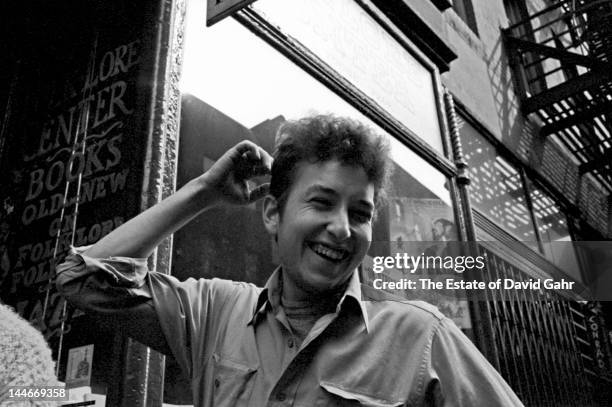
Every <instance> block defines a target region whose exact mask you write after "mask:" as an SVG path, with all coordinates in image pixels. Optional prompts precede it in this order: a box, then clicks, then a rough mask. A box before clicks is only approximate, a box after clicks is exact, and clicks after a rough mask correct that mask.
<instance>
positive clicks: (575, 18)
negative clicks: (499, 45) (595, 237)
mask: <svg viewBox="0 0 612 407" xmlns="http://www.w3.org/2000/svg"><path fill="white" fill-rule="evenodd" d="M503 36H504V41H505V46H506V49H507V51H508V53H509V57H510V66H511V68H512V69H513V73H514V78H515V81H516V85H517V86H516V88H517V92H518V94H519V97H520V99H521V107H522V110H523V113H524V114H526V115H529V114H532V115H537V117H539V119H540V120H541V121H542V123H543V127H542V128H541V133H540V134H541V135H542V136H543V137H556V138H558V140H559V141H560V143H561V144H562V145H564V146H565V148H567V149H568V150H569V151H570V152H571V153H572V154H573V155H574V156H575V157H576V159H577V161H578V162H579V163H580V166H579V172H580V174H587V173H590V174H592V175H593V176H594V177H595V179H597V180H598V181H599V182H600V183H601V184H602V185H603V187H604V188H606V189H607V190H608V191H609V192H611V193H612V0H560V1H556V2H555V3H554V4H552V5H551V6H549V7H547V8H545V9H544V10H541V11H539V12H537V13H535V14H532V15H530V16H529V17H528V18H526V19H524V20H523V21H520V22H518V23H516V24H514V25H512V26H510V27H509V28H507V29H505V30H503Z"/></svg>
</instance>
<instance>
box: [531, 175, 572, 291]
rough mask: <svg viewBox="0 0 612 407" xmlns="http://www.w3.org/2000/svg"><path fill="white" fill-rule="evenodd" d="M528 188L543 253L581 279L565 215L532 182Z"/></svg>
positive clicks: (558, 265) (548, 196)
mask: <svg viewBox="0 0 612 407" xmlns="http://www.w3.org/2000/svg"><path fill="white" fill-rule="evenodd" d="M528 189H529V196H530V198H531V202H532V207H533V214H534V217H535V221H536V225H537V227H538V234H539V237H540V240H541V242H542V250H543V251H544V255H545V256H546V258H548V259H549V260H550V261H551V262H553V263H554V264H555V265H556V266H557V267H559V268H561V269H563V270H564V271H565V272H567V273H568V274H569V275H571V276H572V277H573V278H574V279H576V280H578V281H583V279H582V274H581V272H580V267H579V265H578V260H577V258H576V252H575V250H574V244H573V243H572V237H571V235H570V231H569V227H568V223H567V216H566V215H565V213H564V212H563V211H562V210H561V208H560V207H559V205H558V204H557V203H556V202H555V201H554V200H553V199H552V198H551V197H550V195H548V194H547V193H545V192H544V191H543V190H542V189H541V188H538V187H537V186H536V185H535V184H534V183H533V182H528Z"/></svg>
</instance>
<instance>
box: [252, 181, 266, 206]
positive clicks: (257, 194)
mask: <svg viewBox="0 0 612 407" xmlns="http://www.w3.org/2000/svg"><path fill="white" fill-rule="evenodd" d="M268 192H270V184H269V183H267V182H266V183H265V184H261V185H258V186H257V187H256V188H253V190H252V191H250V193H249V195H248V196H249V202H255V201H257V200H259V199H261V198H263V197H264V196H266V195H267V194H268Z"/></svg>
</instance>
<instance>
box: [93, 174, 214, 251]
mask: <svg viewBox="0 0 612 407" xmlns="http://www.w3.org/2000/svg"><path fill="white" fill-rule="evenodd" d="M214 201H215V197H214V195H213V194H212V193H211V191H210V188H208V187H207V186H206V183H205V182H204V180H203V178H202V177H200V178H196V179H195V180H192V181H190V182H189V183H188V184H186V185H185V186H184V187H183V188H181V189H180V190H178V191H177V192H176V193H174V194H173V195H172V196H170V197H168V198H166V199H165V200H163V201H162V202H160V203H158V204H157V205H155V206H153V207H151V208H149V209H147V210H146V211H144V212H142V213H141V214H139V215H138V216H136V217H134V218H132V219H130V220H129V221H128V222H126V223H125V224H123V225H121V226H119V227H118V228H117V229H115V230H113V231H112V232H111V233H109V234H108V235H106V236H105V237H104V238H102V239H101V240H99V241H98V242H97V243H95V244H94V245H92V246H91V247H90V248H89V249H88V250H87V251H86V252H85V254H86V255H88V256H90V257H97V258H105V257H110V256H124V257H140V258H143V257H148V256H149V255H150V254H151V252H152V251H153V250H154V249H155V247H156V246H157V245H158V244H160V243H161V241H162V240H164V239H165V238H166V237H167V236H169V235H170V234H171V233H174V232H175V231H176V230H178V229H179V228H181V227H182V226H183V225H185V224H186V223H188V222H189V221H190V220H191V219H193V218H194V217H195V216H197V215H198V214H200V213H201V212H203V211H204V210H206V209H208V208H210V207H211V206H213V204H214Z"/></svg>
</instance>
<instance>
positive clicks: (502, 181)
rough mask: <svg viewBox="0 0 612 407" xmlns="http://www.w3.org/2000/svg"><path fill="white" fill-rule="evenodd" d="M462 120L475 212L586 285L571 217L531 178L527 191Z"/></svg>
mask: <svg viewBox="0 0 612 407" xmlns="http://www.w3.org/2000/svg"><path fill="white" fill-rule="evenodd" d="M459 119H460V120H459V123H460V131H459V133H460V139H461V144H462V146H463V149H464V154H465V157H466V159H467V161H468V164H469V168H470V177H471V180H472V183H471V186H470V197H471V202H472V206H473V207H474V209H476V210H478V211H480V212H481V213H482V214H483V215H485V216H486V217H487V218H488V219H490V220H491V221H493V222H494V223H496V224H497V225H498V226H500V227H501V228H502V229H503V230H505V231H506V232H508V233H510V234H511V235H513V236H514V237H515V238H516V239H517V240H520V241H522V242H523V243H525V244H527V246H529V247H531V248H532V249H533V250H534V251H539V252H540V253H542V254H543V255H544V256H545V257H546V258H547V259H548V260H549V261H550V262H551V263H553V264H555V265H556V266H557V267H559V268H560V269H562V270H563V271H565V272H566V273H567V274H569V275H570V276H571V277H572V278H574V279H576V280H577V281H583V278H582V274H581V271H580V266H579V262H578V259H577V256H576V251H575V244H574V243H573V242H572V237H571V234H570V231H569V226H568V221H567V216H566V215H565V213H564V212H563V210H562V209H561V208H560V206H559V205H558V204H557V203H556V202H555V200H554V199H553V198H552V197H551V196H550V195H548V194H547V193H546V192H544V191H543V190H542V188H539V187H538V186H537V185H536V184H535V183H534V182H532V181H530V180H529V179H527V178H526V177H525V178H526V181H527V185H524V183H523V180H522V177H521V176H520V173H519V171H518V170H517V168H516V167H514V166H513V165H511V164H510V163H509V162H508V161H507V160H505V159H504V158H502V157H501V156H500V155H499V154H498V152H497V151H496V149H495V147H493V145H492V144H491V143H490V142H488V141H487V140H486V139H485V138H484V136H482V135H481V134H480V133H479V132H478V131H477V130H476V129H475V128H474V127H473V126H472V125H471V124H470V123H469V122H467V121H465V120H464V119H463V118H461V117H460V118H459ZM527 194H528V196H527ZM528 199H529V203H528ZM530 206H531V210H530V209H529V208H530ZM536 227H537V233H536V229H535V228H536Z"/></svg>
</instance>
